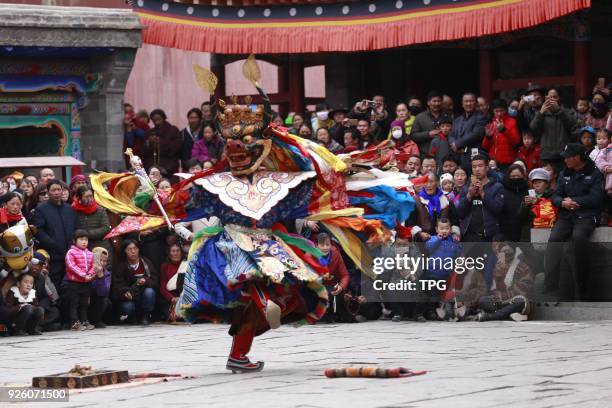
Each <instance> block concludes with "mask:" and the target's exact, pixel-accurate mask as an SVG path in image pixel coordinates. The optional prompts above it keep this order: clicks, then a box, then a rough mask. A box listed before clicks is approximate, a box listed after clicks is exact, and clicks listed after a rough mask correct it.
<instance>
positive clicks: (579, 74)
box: [574, 41, 593, 98]
mask: <svg viewBox="0 0 612 408" xmlns="http://www.w3.org/2000/svg"><path fill="white" fill-rule="evenodd" d="M574 76H575V77H576V97H577V98H578V97H588V96H589V95H590V94H591V90H592V87H593V81H592V78H591V43H589V42H583V41H577V42H575V43H574Z"/></svg>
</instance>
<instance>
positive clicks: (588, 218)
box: [544, 143, 604, 297]
mask: <svg viewBox="0 0 612 408" xmlns="http://www.w3.org/2000/svg"><path fill="white" fill-rule="evenodd" d="M561 156H562V157H563V160H564V161H565V166H566V168H565V169H564V170H563V171H562V172H561V174H560V175H559V179H558V181H557V189H556V190H555V192H554V193H553V195H552V202H553V204H554V205H555V206H556V207H557V208H558V210H559V216H558V220H557V223H556V224H555V226H554V227H553V229H552V231H551V233H550V238H549V239H548V246H547V249H546V267H545V272H546V273H545V280H544V284H545V288H544V292H545V293H547V294H550V295H558V292H557V291H558V289H559V277H560V266H561V261H562V259H563V245H562V244H559V243H560V242H566V241H570V242H572V243H573V244H574V248H575V254H574V256H575V258H574V261H575V265H572V266H573V270H574V274H575V275H574V282H576V283H577V285H578V288H577V289H578V292H577V293H578V295H579V296H580V297H582V296H584V294H585V289H586V285H587V279H588V260H589V255H588V240H589V236H590V235H591V233H592V232H593V230H594V229H595V226H596V225H597V219H598V217H599V216H600V215H601V211H602V206H603V197H604V195H603V175H602V174H601V173H600V172H599V170H598V169H597V167H595V164H594V163H593V161H591V160H590V159H589V158H588V156H587V153H586V150H585V149H584V146H582V145H581V144H578V143H568V144H567V145H566V146H565V148H564V149H563V151H562V152H561ZM579 272H580V273H579Z"/></svg>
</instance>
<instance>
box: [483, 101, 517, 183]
mask: <svg viewBox="0 0 612 408" xmlns="http://www.w3.org/2000/svg"><path fill="white" fill-rule="evenodd" d="M520 143H521V136H520V134H519V131H518V128H517V126H516V120H515V119H514V118H512V117H510V116H509V115H508V104H507V103H506V101H504V100H503V99H496V100H494V101H493V120H491V122H490V123H489V124H488V125H487V127H486V131H485V138H484V140H483V141H482V147H483V148H484V149H485V150H486V151H488V152H489V157H490V158H491V160H495V161H496V162H497V165H498V166H499V168H500V169H501V170H502V171H503V170H505V169H506V168H507V167H508V166H509V165H511V164H512V163H513V162H514V161H515V160H516V157H517V154H518V145H519V144H520Z"/></svg>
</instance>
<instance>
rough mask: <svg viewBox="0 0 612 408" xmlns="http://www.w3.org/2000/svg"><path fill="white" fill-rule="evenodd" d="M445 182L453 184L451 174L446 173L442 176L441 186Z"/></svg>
mask: <svg viewBox="0 0 612 408" xmlns="http://www.w3.org/2000/svg"><path fill="white" fill-rule="evenodd" d="M445 181H450V182H451V183H452V182H453V175H452V174H450V173H444V174H443V175H441V176H440V184H442V183H444V182H445Z"/></svg>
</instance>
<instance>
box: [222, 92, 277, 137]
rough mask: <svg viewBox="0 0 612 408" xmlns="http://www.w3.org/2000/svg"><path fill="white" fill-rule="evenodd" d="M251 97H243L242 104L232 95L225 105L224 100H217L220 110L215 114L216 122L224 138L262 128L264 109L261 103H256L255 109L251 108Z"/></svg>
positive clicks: (243, 134)
mask: <svg viewBox="0 0 612 408" xmlns="http://www.w3.org/2000/svg"><path fill="white" fill-rule="evenodd" d="M251 102H252V98H251V97H250V96H247V97H245V98H244V103H245V104H244V105H240V104H239V103H238V98H236V97H235V96H233V97H232V103H231V104H229V105H226V103H225V101H223V100H222V99H220V100H219V102H218V104H219V107H220V108H221V112H220V113H219V114H218V116H217V122H218V124H219V128H220V130H221V134H222V136H223V137H225V138H234V137H242V136H246V135H252V134H253V133H257V132H259V131H261V130H263V128H264V122H265V111H264V106H263V105H257V108H256V109H255V111H253V110H252V109H251V106H250V105H251Z"/></svg>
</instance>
